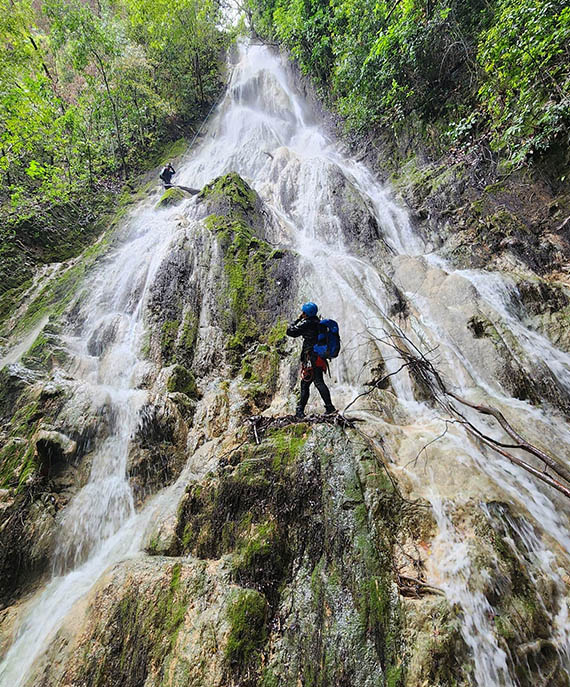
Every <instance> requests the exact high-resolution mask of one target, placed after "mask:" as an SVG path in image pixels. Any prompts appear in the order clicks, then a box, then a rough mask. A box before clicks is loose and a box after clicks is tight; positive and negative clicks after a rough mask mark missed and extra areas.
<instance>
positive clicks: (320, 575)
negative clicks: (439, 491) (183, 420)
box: [31, 424, 471, 687]
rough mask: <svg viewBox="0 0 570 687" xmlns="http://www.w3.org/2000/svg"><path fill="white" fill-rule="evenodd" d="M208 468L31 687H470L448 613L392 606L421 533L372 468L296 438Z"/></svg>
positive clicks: (341, 444) (97, 593)
mask: <svg viewBox="0 0 570 687" xmlns="http://www.w3.org/2000/svg"><path fill="white" fill-rule="evenodd" d="M210 450H212V449H210ZM214 451H216V449H214ZM218 455H219V453H218ZM214 456H215V454H214ZM214 456H211V457H214ZM219 457H220V462H219V464H218V468H217V469H216V470H215V471H214V472H209V473H208V474H206V475H205V476H204V477H202V478H198V479H197V480H195V481H192V482H190V484H189V485H188V488H187V491H186V493H185V495H184V497H183V500H182V502H181V505H180V507H179V508H178V511H177V523H176V532H177V536H176V537H174V538H171V539H170V541H171V545H170V547H169V548H164V546H163V545H159V548H160V550H161V555H150V556H147V557H144V558H139V559H136V560H133V561H129V562H125V563H121V564H119V565H117V566H115V567H114V568H113V569H112V570H110V571H109V572H108V574H107V576H106V577H105V578H103V579H102V580H101V581H100V582H99V583H98V585H97V587H96V588H95V589H94V591H93V592H92V593H91V595H90V598H89V600H88V603H87V606H86V609H87V610H86V615H85V617H81V618H80V617H76V618H74V617H72V618H70V619H69V621H68V624H67V626H64V627H63V628H62V630H61V631H60V633H59V635H58V637H57V638H56V641H55V642H54V643H53V644H52V648H51V650H50V652H51V653H49V654H48V656H47V657H46V659H45V661H43V662H42V663H41V664H40V665H38V666H37V668H36V672H35V674H34V675H33V677H32V681H31V684H33V683H34V680H35V681H36V682H35V683H36V684H42V685H45V687H48V686H51V685H53V686H54V687H55V685H69V686H71V685H76V684H96V681H97V676H98V675H101V676H105V681H107V682H112V683H113V684H121V685H127V686H128V685H133V687H135V685H136V686H137V687H138V685H141V684H143V683H144V684H145V685H154V686H156V687H158V685H161V684H165V682H168V684H171V685H173V686H174V687H178V686H179V687H183V686H185V685H188V684H207V685H209V686H210V687H225V686H227V685H230V684H231V685H236V686H237V685H242V686H243V687H249V686H253V685H273V684H275V685H277V684H279V685H284V686H285V687H288V686H290V687H297V685H298V684H299V682H302V683H303V684H309V683H315V684H323V685H335V686H336V685H346V686H347V687H348V685H354V684H362V685H370V687H372V685H377V684H388V685H394V686H396V687H397V686H400V687H404V685H406V686H407V687H412V686H415V685H417V684H422V682H417V680H419V679H420V678H421V679H422V681H423V682H425V681H426V680H427V681H428V684H430V685H433V687H447V685H449V684H456V685H460V686H465V687H466V686H467V685H468V684H471V683H470V682H469V681H468V679H467V677H466V675H465V673H464V672H463V667H462V666H463V663H464V661H465V660H466V658H465V657H466V655H467V653H466V648H465V645H464V644H463V641H462V639H461V635H460V633H459V630H458V625H457V623H456V622H455V616H454V614H453V613H452V612H451V611H450V609H449V606H448V604H447V603H446V602H445V600H444V599H442V598H441V597H437V596H433V595H431V594H428V595H427V596H423V597H422V596H418V598H417V599H415V600H413V601H412V600H411V599H410V601H409V604H408V602H407V601H405V602H404V601H403V600H402V598H401V597H400V596H399V594H398V588H397V586H396V585H395V580H397V579H399V578H398V576H395V570H397V571H398V575H404V574H406V575H408V576H410V575H417V573H418V569H417V568H414V565H411V564H410V553H409V552H414V551H417V543H418V542H419V541H424V540H425V538H426V537H429V536H430V528H431V525H430V524H429V523H430V520H429V518H427V519H426V517H425V516H426V514H425V513H424V512H423V511H422V513H421V514H420V513H419V512H415V511H414V509H413V508H410V506H409V504H408V505H406V504H405V502H404V501H402V499H401V497H400V496H398V494H397V492H396V491H394V488H393V486H392V485H391V483H390V481H389V480H388V479H387V477H386V476H385V475H384V473H383V472H382V468H381V467H380V466H379V464H378V462H377V459H376V458H375V457H374V455H373V454H372V453H371V452H369V451H368V450H367V449H366V448H363V447H362V446H358V445H357V444H356V443H353V442H352V441H351V438H349V440H348V441H347V437H345V436H343V434H342V432H341V431H340V430H338V429H334V428H331V427H326V426H325V427H322V428H319V429H313V430H311V429H310V428H309V427H308V426H306V425H305V424H298V425H294V426H291V427H286V428H284V429H280V430H275V431H273V432H272V433H270V434H268V435H267V436H266V437H264V438H263V439H262V441H261V444H259V445H256V444H255V443H249V442H246V443H245V444H244V442H243V441H241V440H240V441H239V443H237V438H236V447H235V449H234V450H233V451H231V450H230V451H228V450H227V449H225V450H223V451H222V452H221V455H220V456H219ZM200 463H201V464H202V465H204V464H207V463H208V459H207V456H206V455H202V456H201V458H200ZM203 470H204V472H206V468H203ZM155 545H158V544H157V540H155V539H154V537H153V538H151V539H150V541H149V545H148V551H149V552H150V553H151V554H153V552H154V546H155ZM400 551H402V552H406V553H405V555H404V554H403V553H402V554H400V553H398V552H400ZM164 554H166V556H165V555H164ZM416 555H417V554H414V555H413V556H412V558H414V556H416ZM416 564H417V565H420V566H421V561H420V560H419V559H418V560H417V561H416ZM414 570H415V572H414ZM408 579H411V578H410V577H408ZM77 613H78V614H82V613H83V611H82V610H81V609H78V611H77ZM404 614H405V615H406V616H407V618H408V620H407V621H406V622H405V623H404ZM77 624H79V625H80V626H81V628H82V630H81V632H80V633H76V632H74V631H73V630H72V628H73V627H74V626H75V625H77ZM404 628H405V629H404ZM56 655H57V659H58V660H54V659H55V657H56ZM408 666H409V672H408ZM408 675H409V676H410V677H409V678H408V677H407V676H408Z"/></svg>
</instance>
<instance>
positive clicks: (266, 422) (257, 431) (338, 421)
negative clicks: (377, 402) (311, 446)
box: [247, 413, 356, 444]
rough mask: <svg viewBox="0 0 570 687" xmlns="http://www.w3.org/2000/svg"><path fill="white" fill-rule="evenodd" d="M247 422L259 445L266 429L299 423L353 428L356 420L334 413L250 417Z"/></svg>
mask: <svg viewBox="0 0 570 687" xmlns="http://www.w3.org/2000/svg"><path fill="white" fill-rule="evenodd" d="M247 421H248V423H249V425H250V427H251V431H252V434H253V438H254V439H255V443H256V444H260V443H261V440H260V437H261V436H263V434H264V433H265V432H266V431H267V430H268V429H273V428H276V429H281V428H282V427H287V426H288V425H296V424H299V423H300V422H304V423H306V424H310V425H317V424H327V425H334V426H337V427H354V423H355V421H356V420H354V419H349V418H346V417H344V416H343V415H341V414H340V413H334V414H331V415H317V414H316V413H314V414H312V415H306V416H305V417H303V418H299V417H297V416H296V415H281V416H279V417H271V416H266V415H252V416H251V417H248V418H247Z"/></svg>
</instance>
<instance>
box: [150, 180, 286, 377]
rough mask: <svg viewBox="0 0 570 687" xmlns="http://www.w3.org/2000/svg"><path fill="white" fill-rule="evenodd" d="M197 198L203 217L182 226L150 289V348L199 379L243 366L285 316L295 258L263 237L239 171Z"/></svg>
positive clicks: (258, 207) (258, 209)
mask: <svg viewBox="0 0 570 687" xmlns="http://www.w3.org/2000/svg"><path fill="white" fill-rule="evenodd" d="M198 199H199V201H200V203H201V205H202V209H201V213H202V214H203V215H204V219H203V220H202V221H201V222H200V223H194V224H192V225H191V226H189V227H188V228H187V229H183V230H181V231H180V232H179V235H178V237H177V239H176V240H175V242H174V243H173V246H172V249H171V250H170V251H169V254H168V256H167V257H166V259H165V261H164V263H163V264H162V266H161V268H160V270H159V273H158V275H157V278H156V281H155V284H154V286H153V289H152V294H151V302H150V308H151V312H152V317H153V323H154V324H153V334H152V335H151V343H150V350H151V355H152V356H153V358H155V359H156V360H160V361H161V362H162V364H163V365H165V364H166V365H168V364H172V363H178V364H181V365H184V366H185V367H187V368H188V369H189V370H191V371H192V372H193V373H194V374H195V375H196V376H197V377H202V376H204V375H209V374H211V373H212V371H213V370H216V369H218V368H220V367H221V366H223V365H226V364H230V365H234V366H235V365H239V360H240V356H241V354H242V353H243V351H244V350H245V348H246V347H247V346H249V345H251V344H253V343H255V342H256V341H259V340H261V341H264V340H267V338H268V337H269V335H270V333H271V330H272V329H273V327H274V325H275V324H276V322H278V321H279V319H286V318H287V316H288V315H289V314H290V311H291V305H290V303H291V301H292V299H293V297H294V296H295V294H296V280H295V275H296V271H297V260H296V257H295V256H294V255H293V254H291V253H290V252H288V251H283V250H275V249H273V248H272V246H270V245H269V244H268V243H267V242H266V240H265V238H264V236H265V229H264V227H265V224H266V218H265V216H264V215H263V214H262V210H263V208H262V204H261V201H260V199H259V197H258V196H257V194H256V193H255V192H254V191H253V190H252V189H251V188H250V187H249V186H248V185H247V184H246V183H245V182H244V181H243V180H242V179H241V178H240V177H239V176H238V175H237V174H234V173H232V174H228V175H226V176H224V177H220V178H219V179H216V180H214V181H213V182H211V183H210V184H208V185H207V186H206V187H205V188H204V189H203V190H202V191H201V193H200V195H199V196H198Z"/></svg>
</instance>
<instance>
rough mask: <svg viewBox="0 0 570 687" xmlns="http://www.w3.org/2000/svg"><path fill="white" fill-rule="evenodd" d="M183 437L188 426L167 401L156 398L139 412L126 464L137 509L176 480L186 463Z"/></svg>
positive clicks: (169, 400)
mask: <svg viewBox="0 0 570 687" xmlns="http://www.w3.org/2000/svg"><path fill="white" fill-rule="evenodd" d="M190 419H191V415H190ZM187 435H188V425H187V423H186V421H185V420H184V418H183V416H182V415H181V412H180V410H179V408H178V406H177V404H176V403H175V402H173V401H172V400H171V399H162V398H159V399H156V401H154V402H149V403H147V404H146V405H145V406H144V407H143V408H142V409H141V413H140V419H139V425H138V428H137V431H136V433H135V435H134V437H133V438H132V440H131V444H130V448H129V459H128V463H127V475H128V477H129V482H130V484H131V487H132V489H133V496H134V500H135V504H136V505H137V506H140V505H141V504H142V503H143V501H144V500H145V499H146V497H147V496H149V495H150V494H153V493H155V492H157V491H158V490H160V489H162V488H163V487H165V486H167V485H169V484H170V483H171V482H172V481H173V480H174V479H176V477H178V475H179V474H180V471H181V470H182V468H183V467H184V463H185V462H186V451H185V449H186V438H187Z"/></svg>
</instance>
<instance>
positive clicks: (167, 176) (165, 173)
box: [158, 162, 176, 186]
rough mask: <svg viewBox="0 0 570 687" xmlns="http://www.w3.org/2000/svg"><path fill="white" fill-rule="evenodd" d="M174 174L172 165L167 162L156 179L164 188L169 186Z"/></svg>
mask: <svg viewBox="0 0 570 687" xmlns="http://www.w3.org/2000/svg"><path fill="white" fill-rule="evenodd" d="M175 174H176V170H175V169H174V167H173V166H172V163H171V162H169V163H168V164H167V165H166V167H163V169H162V172H161V173H160V174H159V175H158V178H159V179H160V180H161V181H162V183H163V184H164V185H165V186H170V181H171V179H172V177H173V176H174V175H175Z"/></svg>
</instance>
